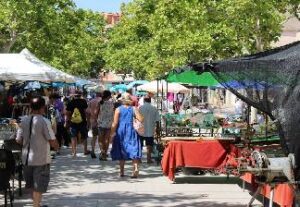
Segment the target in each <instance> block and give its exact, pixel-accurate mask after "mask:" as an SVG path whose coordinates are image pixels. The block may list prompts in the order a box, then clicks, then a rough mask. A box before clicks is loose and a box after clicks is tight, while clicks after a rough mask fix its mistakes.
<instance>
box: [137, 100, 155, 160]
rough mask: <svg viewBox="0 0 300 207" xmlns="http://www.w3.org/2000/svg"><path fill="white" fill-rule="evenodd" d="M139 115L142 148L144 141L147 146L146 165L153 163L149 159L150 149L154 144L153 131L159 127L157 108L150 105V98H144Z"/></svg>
mask: <svg viewBox="0 0 300 207" xmlns="http://www.w3.org/2000/svg"><path fill="white" fill-rule="evenodd" d="M140 113H141V114H142V115H143V117H144V128H145V132H144V135H143V136H141V137H140V140H141V145H142V147H143V144H144V141H145V142H146V146H147V163H148V164H150V163H153V161H152V158H151V153H152V148H153V144H154V130H155V128H157V129H158V126H159V124H158V123H159V120H160V118H159V113H158V110H157V108H155V107H154V106H152V105H151V97H149V96H145V97H144V104H143V105H142V106H141V107H140Z"/></svg>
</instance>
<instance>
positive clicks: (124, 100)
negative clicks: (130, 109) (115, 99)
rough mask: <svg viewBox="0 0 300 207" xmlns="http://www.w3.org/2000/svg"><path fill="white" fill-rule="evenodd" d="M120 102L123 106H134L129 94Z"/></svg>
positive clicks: (122, 97) (123, 96) (125, 94)
mask: <svg viewBox="0 0 300 207" xmlns="http://www.w3.org/2000/svg"><path fill="white" fill-rule="evenodd" d="M120 101H121V102H122V104H124V105H132V103H133V101H132V99H131V97H130V94H129V93H124V94H123V95H122V96H121V98H120Z"/></svg>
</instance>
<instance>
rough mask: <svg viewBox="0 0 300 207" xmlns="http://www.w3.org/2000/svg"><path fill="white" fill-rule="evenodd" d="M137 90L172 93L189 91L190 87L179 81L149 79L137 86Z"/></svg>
mask: <svg viewBox="0 0 300 207" xmlns="http://www.w3.org/2000/svg"><path fill="white" fill-rule="evenodd" d="M137 90H138V91H147V92H151V93H157V92H159V93H161V92H172V93H189V92H190V89H188V88H186V87H185V86H183V85H181V84H179V83H167V82H166V81H165V80H159V81H158V83H157V81H151V82H149V83H146V84H143V85H140V86H138V87H137Z"/></svg>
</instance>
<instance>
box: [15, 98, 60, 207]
mask: <svg viewBox="0 0 300 207" xmlns="http://www.w3.org/2000/svg"><path fill="white" fill-rule="evenodd" d="M30 107H31V109H32V113H31V115H29V116H26V117H24V118H23V119H22V122H21V124H20V127H19V129H18V133H17V138H16V141H17V142H18V143H19V144H22V145H23V148H22V162H23V164H24V178H25V181H26V188H29V189H31V190H32V199H33V206H34V207H40V204H41V200H42V193H45V192H46V191H47V188H48V184H49V180H50V163H51V155H50V146H51V147H53V148H54V149H55V150H57V149H58V143H57V141H56V138H55V135H54V132H53V130H52V128H51V123H50V121H49V120H48V119H46V118H44V117H43V115H44V114H45V107H46V104H45V100H44V99H43V98H42V97H36V98H33V99H32V100H31V102H30Z"/></svg>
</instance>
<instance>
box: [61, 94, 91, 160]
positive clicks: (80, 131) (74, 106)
mask: <svg viewBox="0 0 300 207" xmlns="http://www.w3.org/2000/svg"><path fill="white" fill-rule="evenodd" d="M81 94H82V93H81V92H80V91H77V92H76V94H75V96H74V98H73V99H72V100H71V101H70V102H69V103H68V105H67V108H66V111H67V112H66V127H67V128H70V133H71V144H72V155H73V157H74V158H75V157H76V155H77V140H79V139H81V140H83V148H84V155H88V154H90V151H89V150H88V149H87V137H88V130H87V119H86V109H87V107H88V105H87V101H86V100H85V99H83V98H82V97H81ZM79 135H80V137H79Z"/></svg>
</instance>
